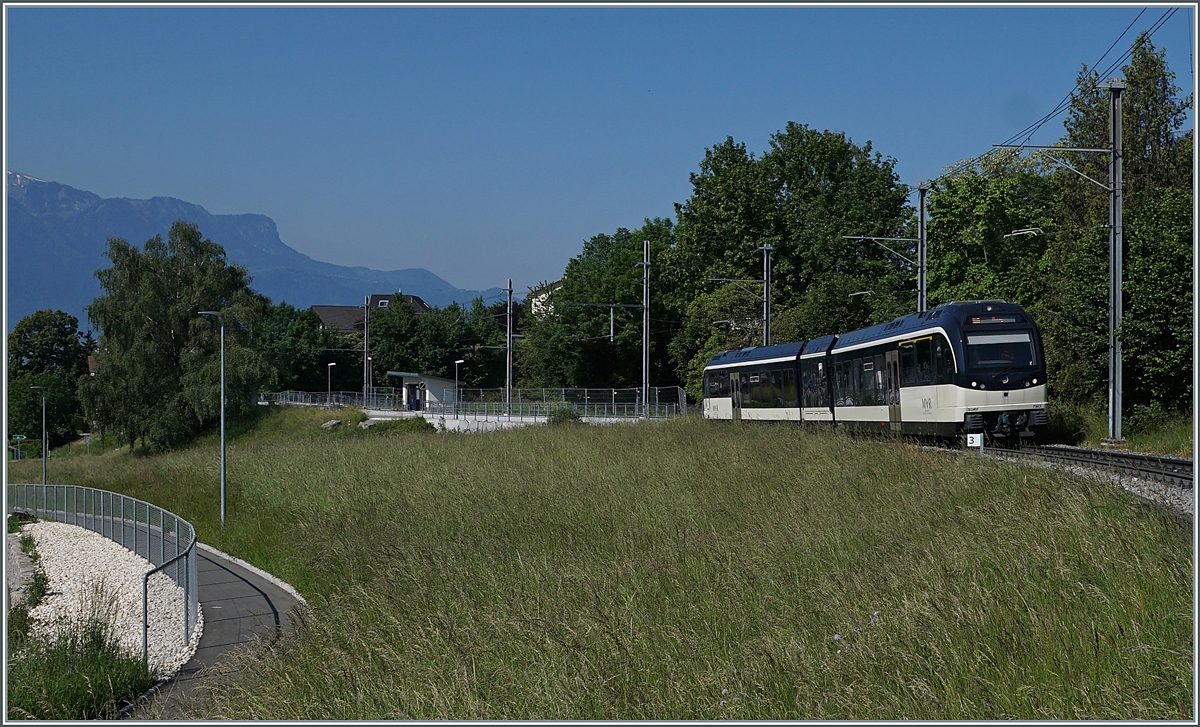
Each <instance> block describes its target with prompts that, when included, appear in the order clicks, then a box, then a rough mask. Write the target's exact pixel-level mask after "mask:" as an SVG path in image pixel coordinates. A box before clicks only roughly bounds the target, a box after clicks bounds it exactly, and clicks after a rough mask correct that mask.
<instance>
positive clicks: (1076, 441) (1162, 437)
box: [1044, 401, 1193, 457]
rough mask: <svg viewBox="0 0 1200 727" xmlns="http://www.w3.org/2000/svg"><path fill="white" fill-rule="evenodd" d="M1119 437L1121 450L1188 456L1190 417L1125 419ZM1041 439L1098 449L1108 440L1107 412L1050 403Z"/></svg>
mask: <svg viewBox="0 0 1200 727" xmlns="http://www.w3.org/2000/svg"><path fill="white" fill-rule="evenodd" d="M1122 425H1123V426H1122V431H1121V434H1122V435H1123V436H1124V437H1125V438H1126V444H1125V448H1126V449H1128V450H1130V451H1133V452H1157V453H1159V454H1171V455H1176V456H1180V457H1191V456H1192V451H1193V437H1192V418H1191V416H1190V415H1187V414H1179V413H1176V414H1160V415H1159V416H1157V417H1153V418H1151V417H1146V416H1142V417H1126V418H1125V419H1123V420H1122ZM1047 435H1048V436H1047V437H1045V438H1044V439H1045V440H1046V441H1048V442H1054V443H1058V444H1072V445H1078V446H1081V447H1100V446H1102V443H1103V442H1104V440H1105V438H1106V437H1108V412H1107V410H1106V409H1104V408H1097V407H1095V406H1088V405H1085V404H1075V403H1071V402H1058V401H1053V402H1051V403H1050V426H1049V430H1048V432H1047Z"/></svg>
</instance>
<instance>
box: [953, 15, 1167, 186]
mask: <svg viewBox="0 0 1200 727" xmlns="http://www.w3.org/2000/svg"><path fill="white" fill-rule="evenodd" d="M1176 10H1177V8H1169V9H1167V10H1166V11H1165V12H1164V13H1163V14H1162V15H1161V16H1160V17H1159V19H1158V20H1157V21H1155V22H1154V24H1153V25H1151V26H1150V29H1149V30H1147V31H1146V36H1147V37H1153V35H1154V33H1156V32H1157V31H1158V29H1159V28H1161V27H1162V26H1163V25H1164V24H1165V23H1166V22H1167V21H1168V20H1170V19H1171V16H1173V15H1174V14H1175V12H1176ZM1145 12H1146V9H1145V8H1143V9H1142V11H1141V12H1139V13H1138V14H1137V17H1135V18H1134V19H1133V22H1131V23H1130V24H1129V25H1128V26H1127V27H1126V28H1125V30H1123V31H1121V34H1120V35H1119V36H1117V39H1116V40H1115V41H1113V44H1112V45H1111V46H1109V48H1108V50H1106V51H1104V54H1103V55H1101V56H1100V58H1099V59H1098V60H1097V61H1096V63H1095V64H1093V65H1092V66H1091V67H1090V69H1089V70H1091V71H1092V72H1095V67H1096V66H1098V65H1099V64H1100V63H1101V62H1103V61H1104V59H1105V58H1106V57H1107V56H1108V54H1109V53H1110V52H1112V49H1113V48H1114V47H1116V45H1117V43H1120V42H1121V39H1122V38H1124V37H1125V35H1126V34H1127V33H1128V32H1129V29H1130V28H1132V27H1133V26H1134V24H1136V23H1137V21H1138V19H1139V18H1141V17H1142V14H1143V13H1145ZM1132 54H1133V46H1130V48H1129V50H1127V51H1125V52H1124V53H1123V54H1121V56H1120V57H1119V58H1117V60H1115V61H1113V63H1112V64H1110V65H1109V66H1108V67H1107V68H1106V69H1105V70H1104V72H1103V73H1100V74H1098V75H1099V76H1100V77H1101V78H1103V77H1104V76H1106V75H1107V74H1109V73H1111V72H1112V71H1113V70H1115V69H1116V68H1117V67H1119V66H1120V65H1121V64H1122V63H1124V62H1125V61H1126V60H1128V59H1129V57H1130V56H1131V55H1132ZM1084 80H1086V77H1085V78H1083V79H1080V80H1079V81H1077V82H1076V83H1075V87H1074V88H1072V89H1071V91H1070V93H1068V94H1067V95H1066V97H1065V98H1063V100H1062V101H1060V102H1059V103H1058V104H1057V105H1056V106H1055V107H1054V108H1053V109H1052V110H1051V111H1050V112H1049V113H1047V114H1046V115H1045V116H1043V117H1042V118H1040V119H1038V120H1037V121H1035V122H1033V123H1032V124H1030V125H1029V126H1026V127H1025V128H1024V129H1021V130H1020V131H1018V132H1017V133H1015V134H1013V135H1012V136H1010V137H1009V138H1008V139H1006V140H1005V141H1004V144H1013V143H1015V142H1016V140H1017V139H1019V138H1021V137H1022V136H1024V141H1029V139H1030V138H1031V137H1032V136H1033V135H1034V134H1035V133H1037V131H1038V130H1039V129H1041V128H1042V126H1044V125H1045V124H1046V123H1047V122H1048V121H1050V120H1051V119H1053V118H1055V117H1056V116H1059V115H1060V114H1062V113H1063V112H1064V111H1066V110H1067V109H1068V108H1070V106H1071V99H1072V98H1074V96H1075V94H1076V92H1077V91H1079V90H1081V88H1082V84H1083V82H1084ZM1022 143H1023V142H1022ZM997 151H998V149H996V148H995V147H993V148H991V149H989V150H988V151H985V152H983V153H982V154H980V155H978V156H975V157H972V158H970V159H967V160H965V161H963V162H960V163H959V164H957V165H955V166H954V167H953V168H951V169H950V170H948V171H946V172H945V173H943V174H942V175H941V176H943V177H948V176H951V175H953V174H957V173H958V172H961V171H963V170H964V169H969V168H970V167H972V166H975V165H976V164H978V163H979V162H982V161H983V160H984V159H985V158H987V157H988V156H989V155H991V154H995V153H996V152H997Z"/></svg>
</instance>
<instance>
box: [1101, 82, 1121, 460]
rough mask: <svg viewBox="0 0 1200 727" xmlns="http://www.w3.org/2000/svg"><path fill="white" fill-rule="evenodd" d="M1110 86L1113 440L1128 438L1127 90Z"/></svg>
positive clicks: (1116, 84)
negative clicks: (1124, 332)
mask: <svg viewBox="0 0 1200 727" xmlns="http://www.w3.org/2000/svg"><path fill="white" fill-rule="evenodd" d="M1101 88H1107V89H1108V103H1109V112H1108V125H1109V135H1110V142H1111V148H1112V157H1111V161H1110V163H1109V167H1108V177H1109V192H1108V194H1109V205H1108V271H1109V283H1108V301H1109V314H1108V440H1109V442H1112V443H1119V442H1123V441H1125V438H1124V437H1122V436H1121V384H1122V382H1121V379H1122V371H1121V369H1122V366H1121V340H1120V339H1119V338H1118V337H1117V334H1118V332H1119V331H1120V330H1121V317H1122V313H1123V308H1124V306H1123V304H1122V300H1121V297H1122V290H1121V288H1122V286H1121V278H1122V272H1123V271H1122V268H1123V262H1124V253H1125V239H1124V238H1125V235H1124V232H1125V231H1124V229H1123V216H1124V215H1123V209H1122V207H1123V206H1124V193H1123V191H1124V190H1123V189H1122V186H1123V183H1124V179H1123V169H1122V166H1123V165H1122V161H1123V159H1122V157H1123V156H1124V149H1123V148H1122V142H1121V92H1122V91H1124V90H1125V81H1124V80H1123V79H1120V78H1110V79H1108V83H1105V84H1101Z"/></svg>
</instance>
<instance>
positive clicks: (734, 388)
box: [729, 372, 742, 422]
mask: <svg viewBox="0 0 1200 727" xmlns="http://www.w3.org/2000/svg"><path fill="white" fill-rule="evenodd" d="M729 396H730V400H731V401H732V402H733V420H734V421H735V422H736V421H738V420H740V419H741V418H742V375H741V374H739V373H737V372H733V373H730V374H729Z"/></svg>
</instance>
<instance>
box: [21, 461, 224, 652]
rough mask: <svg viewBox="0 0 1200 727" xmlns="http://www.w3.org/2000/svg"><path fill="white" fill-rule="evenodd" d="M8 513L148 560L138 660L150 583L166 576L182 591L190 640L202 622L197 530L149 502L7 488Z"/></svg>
mask: <svg viewBox="0 0 1200 727" xmlns="http://www.w3.org/2000/svg"><path fill="white" fill-rule="evenodd" d="M8 512H9V514H12V513H14V512H23V513H27V514H29V515H33V516H35V517H38V518H41V519H44V520H55V521H57V522H61V523H69V524H71V525H78V526H79V527H82V528H86V529H88V530H91V531H92V532H94V533H98V534H100V535H103V536H104V537H106V538H108V539H109V540H111V541H113V542H114V543H118V544H120V545H121V546H123V547H125V548H128V549H129V550H131V551H133V552H134V553H136V554H137V555H140V556H141V557H143V558H145V559H146V560H148V561H150V564H151V565H153V566H154V567H153V568H151V569H150V570H149V571H147V572H146V573H145V574H144V575H143V576H142V660H143V661H146V660H147V658H148V656H149V644H148V634H149V628H150V624H149V621H148V618H147V616H148V595H149V594H148V584H149V580H150V576H152V575H154V574H155V573H159V572H162V573H165V574H166V575H167V576H168V577H169V578H170V579H171V580H172V581H174V583H175V585H177V586H179V587H180V588H181V589H183V599H182V601H183V613H181V614H180V625H181V627H182V629H183V643H185V644H187V643H188V642H190V641H191V638H192V633H193V631H195V629H196V621H197V620H198V619H199V618H200V592H199V588H198V573H197V571H198V565H197V562H196V530H195V528H193V527H192V525H191V523H189V522H187V521H186V520H184V519H183V518H180V517H179V516H178V515H175V514H173V513H170V512H167V511H166V510H163V509H162V508H160V507H157V506H155V505H151V504H150V503H148V502H143V501H141V500H137V499H134V498H132V497H126V496H125V495H121V494H118V493H116V492H108V491H107V490H97V489H94V488H91V487H79V486H77V485H24V484H11V483H10V484H9V485H8Z"/></svg>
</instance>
